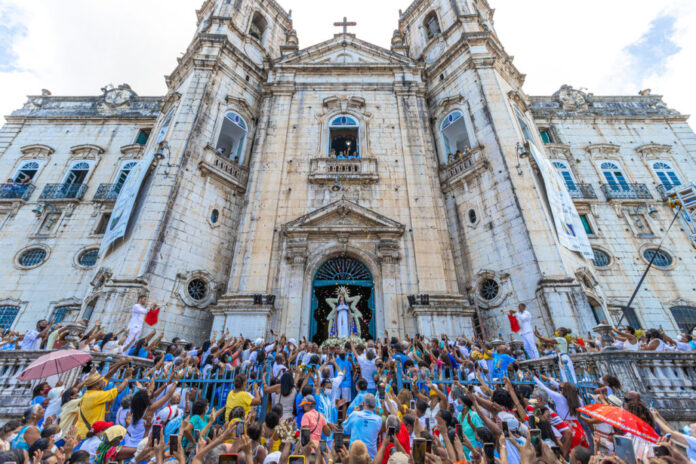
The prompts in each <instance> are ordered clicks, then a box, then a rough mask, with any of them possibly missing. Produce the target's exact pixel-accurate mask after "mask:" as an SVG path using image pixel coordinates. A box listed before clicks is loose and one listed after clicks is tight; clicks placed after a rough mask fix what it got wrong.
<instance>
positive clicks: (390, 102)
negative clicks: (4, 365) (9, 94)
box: [0, 0, 696, 341]
mask: <svg viewBox="0 0 696 464" xmlns="http://www.w3.org/2000/svg"><path fill="white" fill-rule="evenodd" d="M196 14H197V16H198V26H197V31H196V34H195V36H194V38H193V40H192V42H191V44H190V45H189V47H188V48H187V50H185V52H184V54H183V55H182V56H181V57H180V58H179V59H178V65H177V66H176V68H175V69H173V70H172V72H171V74H170V75H168V76H167V77H166V83H167V88H168V92H167V94H166V95H164V96H158V97H141V96H138V95H137V94H136V93H135V92H134V91H133V90H132V89H131V88H130V87H129V86H128V85H125V84H124V85H121V86H118V87H114V86H108V87H105V88H104V89H102V94H101V95H98V96H88V97H77V96H54V95H51V93H50V92H49V91H43V93H42V95H35V96H30V97H29V99H28V101H27V103H26V104H25V105H24V107H23V108H21V109H18V110H16V111H14V112H13V113H12V114H11V115H9V116H7V117H6V124H5V125H4V126H3V128H2V130H1V131H0V176H3V179H2V182H4V183H3V184H2V186H1V187H2V188H1V189H0V244H1V245H2V250H3V252H2V253H0V326H2V327H3V328H13V329H15V330H25V329H27V328H30V327H33V325H34V324H35V322H36V321H37V320H38V319H40V318H52V319H57V320H62V321H64V322H70V321H75V320H78V319H79V318H83V317H86V318H89V319H90V320H91V321H92V322H95V321H100V322H101V323H102V324H103V325H105V326H106V327H108V328H111V329H114V330H115V329H118V328H121V327H124V326H125V325H126V324H127V322H128V320H129V318H130V308H131V306H132V305H133V304H134V303H135V300H136V297H137V295H138V294H141V293H147V294H148V295H149V299H150V300H153V301H156V302H158V303H159V304H160V306H161V307H162V312H161V314H160V323H159V324H158V325H157V328H158V329H161V330H164V331H165V337H166V338H167V339H171V338H172V337H174V336H179V337H183V338H185V339H188V340H194V341H200V340H202V339H203V338H205V337H206V336H207V334H208V333H209V332H210V331H211V330H212V329H217V330H219V331H220V330H224V329H229V330H230V332H231V333H232V334H235V335H236V334H239V333H241V334H243V335H245V336H247V337H257V336H263V335H264V334H267V333H268V332H269V331H270V330H274V331H275V332H276V333H286V334H287V335H288V336H291V337H296V338H301V337H307V338H309V339H314V340H316V341H322V340H323V339H325V338H326V336H327V321H326V318H327V315H328V313H329V310H330V309H329V307H328V306H327V302H326V299H327V298H331V297H333V296H335V294H336V290H337V289H338V288H339V287H346V288H347V289H348V291H349V293H350V295H351V296H357V295H359V296H360V299H359V302H358V304H357V308H358V311H359V319H360V328H361V332H362V335H363V336H364V337H373V338H374V337H379V336H383V335H384V334H385V333H386V332H387V331H388V332H389V334H390V335H391V334H398V335H402V336H403V335H414V334H416V333H421V334H425V335H428V336H430V335H436V334H440V333H447V334H449V335H451V336H456V335H457V334H461V333H466V334H468V335H472V334H474V333H476V334H485V335H486V336H487V337H489V338H493V337H497V336H498V334H502V335H503V336H505V337H507V336H509V324H508V321H507V318H506V316H504V315H503V314H502V312H501V311H502V310H503V309H510V308H513V307H516V306H517V304H518V303H519V302H524V303H526V304H527V307H528V309H530V310H531V312H532V314H533V316H534V324H535V325H536V326H538V327H539V328H540V329H541V330H542V331H544V332H547V333H548V332H551V331H552V330H553V329H554V328H556V327H559V326H564V327H570V328H572V329H573V330H574V331H575V332H576V333H580V334H585V333H587V332H588V331H589V330H591V328H592V327H593V326H595V325H596V324H597V323H598V322H599V321H601V320H605V319H606V320H613V321H614V322H618V321H619V319H620V318H621V314H622V312H621V307H622V306H625V305H626V304H627V303H628V301H629V298H630V297H631V295H632V293H633V290H634V288H635V287H636V285H637V283H638V281H639V280H640V278H641V275H642V274H643V272H644V270H645V268H646V266H647V263H648V261H649V260H651V259H652V258H655V259H654V260H653V268H652V270H651V271H650V273H649V274H648V276H647V278H646V280H645V283H644V285H643V288H642V289H641V291H640V292H639V293H638V295H637V297H636V298H635V300H634V301H633V304H632V307H631V309H630V310H628V311H627V314H626V317H627V319H626V318H625V319H624V321H626V320H628V322H629V323H630V324H632V325H635V326H642V327H657V326H658V325H661V326H662V327H664V328H665V329H666V330H667V331H668V332H670V333H676V332H677V331H679V330H690V327H691V326H693V325H694V324H696V289H694V288H693V287H694V277H695V276H696V258H695V255H696V251H695V250H694V247H693V246H692V241H691V238H692V233H693V231H691V230H689V229H688V227H687V226H688V224H687V223H686V222H685V219H684V218H682V219H678V220H677V221H676V222H675V223H674V226H673V227H672V229H671V230H670V231H669V234H667V233H666V232H667V230H668V227H669V225H670V222H671V221H672V218H673V216H674V210H673V209H672V208H671V207H670V205H669V204H668V203H667V202H666V200H667V198H668V196H669V194H670V191H673V190H674V189H679V188H683V187H684V186H686V185H688V184H689V182H690V179H691V178H694V177H696V163H695V162H694V155H696V137H695V135H694V133H693V131H692V130H691V129H690V127H689V125H688V123H687V116H686V115H683V114H680V113H679V112H677V111H675V110H672V109H669V108H668V107H667V106H666V105H665V104H664V103H663V101H662V99H661V97H659V96H655V95H651V94H650V92H649V91H643V92H641V94H640V95H636V96H595V95H592V94H589V93H585V92H582V91H579V90H575V89H573V88H572V87H570V86H562V87H561V88H560V90H559V91H558V92H556V93H555V94H554V95H552V96H550V97H535V96H528V95H526V94H525V92H524V89H523V84H524V80H525V75H524V74H522V73H521V72H520V70H518V69H517V68H516V67H515V65H514V63H513V59H512V57H511V56H510V55H508V54H507V53H506V51H505V48H504V46H503V44H502V43H501V42H500V40H499V39H498V36H497V35H496V31H495V26H494V22H493V10H492V9H491V7H490V6H489V4H488V2H487V1H486V0H415V1H414V2H413V3H412V4H411V5H410V6H408V8H407V9H406V10H404V11H402V12H401V13H400V16H399V17H398V18H394V19H398V22H397V29H396V30H395V31H394V35H393V38H392V45H391V48H390V49H384V48H381V47H378V46H376V45H373V44H370V43H367V42H365V41H363V40H361V39H360V38H359V37H356V36H355V35H354V34H352V33H351V32H350V23H349V22H348V21H346V19H344V20H343V21H342V22H340V23H338V28H337V32H338V33H337V34H335V35H334V36H333V38H330V39H329V40H327V41H325V42H322V43H319V44H316V45H312V46H309V47H307V48H302V49H301V48H299V46H298V43H299V42H298V37H297V34H296V32H295V30H293V24H292V18H291V15H290V13H289V12H288V11H286V10H284V9H283V8H282V6H281V5H279V4H278V3H276V1H274V0H206V1H205V2H203V5H202V6H201V8H200V10H198V11H197V12H196ZM338 19H339V18H337V20H338ZM569 78H570V76H569ZM547 166H552V170H554V169H555V172H550V171H549V170H548V169H547ZM135 170H138V171H139V174H138V175H140V172H142V176H141V177H142V181H141V182H138V181H135V180H133V179H134V177H133V176H135V174H132V171H133V172H134V171H135ZM551 174H553V175H551ZM129 176H131V177H129ZM554 179H561V181H560V182H562V189H563V192H561V193H560V194H559V193H558V192H556V191H554V190H553V189H552V188H551V187H550V186H551V185H552V184H553V182H552V181H553V180H554ZM133 185H134V188H135V190H131V187H133ZM124 186H128V187H124ZM126 188H127V189H128V190H129V191H132V193H133V201H132V202H131V205H132V211H130V214H125V215H124V214H121V210H119V212H118V214H112V211H114V207H115V205H118V204H119V202H121V201H122V198H121V197H124V195H122V193H123V192H122V190H123V191H125V190H126ZM566 190H567V191H566ZM559 198H560V199H563V198H569V199H572V200H569V201H570V203H569V206H568V204H566V205H565V213H564V214H566V215H569V217H572V218H574V219H575V220H577V222H574V223H573V222H572V221H571V222H569V223H567V226H568V229H569V231H570V235H572V236H573V237H575V238H577V240H578V243H581V244H584V246H585V253H582V252H581V251H582V250H581V249H580V248H578V247H573V246H569V245H568V243H567V241H564V237H565V235H563V234H567V233H568V231H565V232H563V231H562V230H561V228H559V221H558V219H559V218H558V211H559V210H558V201H557V200H558V199H559ZM566 203H567V202H566ZM124 204H125V203H124ZM114 216H117V217H114ZM687 217H688V215H687ZM124 218H125V219H124ZM119 222H121V223H122V224H124V229H123V234H122V236H121V237H120V238H117V239H116V240H115V241H113V242H109V243H104V242H106V240H105V239H104V236H105V233H107V235H108V230H110V228H112V227H113V226H114V225H115V224H116V223H119ZM573 224H574V225H573ZM574 228H575V229H577V230H573V229H574ZM663 240H664V241H663ZM661 242H662V246H661V248H660V249H659V250H658V246H659V244H660V243H661ZM103 243H104V245H103ZM102 245H103V246H102ZM100 246H101V248H102V250H101V253H100ZM590 247H591V248H590ZM587 250H590V251H589V255H588V253H587Z"/></svg>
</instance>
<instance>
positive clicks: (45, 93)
mask: <svg viewBox="0 0 696 464" xmlns="http://www.w3.org/2000/svg"><path fill="white" fill-rule="evenodd" d="M41 95H42V96H44V97H50V96H51V91H50V90H48V89H41Z"/></svg>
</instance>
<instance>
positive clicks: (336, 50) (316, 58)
mask: <svg viewBox="0 0 696 464" xmlns="http://www.w3.org/2000/svg"><path fill="white" fill-rule="evenodd" d="M279 64H280V65H331V66H336V65H392V66H398V65H403V64H412V61H411V60H410V59H409V58H407V57H405V56H403V55H401V54H398V53H394V52H392V51H389V50H387V49H384V48H382V47H378V46H376V45H373V44H371V43H369V42H365V41H363V40H360V39H357V38H355V37H354V36H352V35H351V34H346V35H343V34H336V35H335V36H334V38H333V39H331V40H327V41H325V42H322V43H319V44H316V45H312V46H311V47H309V48H305V49H304V50H300V51H299V52H297V53H293V54H292V55H289V56H287V57H284V58H281V59H280V61H279Z"/></svg>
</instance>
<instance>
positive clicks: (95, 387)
mask: <svg viewBox="0 0 696 464" xmlns="http://www.w3.org/2000/svg"><path fill="white" fill-rule="evenodd" d="M129 362H130V359H129V358H121V359H119V360H118V361H116V362H115V363H114V365H113V366H112V367H111V369H109V372H107V374H106V375H105V376H102V375H100V374H99V373H98V372H93V373H91V374H90V375H89V376H88V377H87V378H86V379H85V380H84V381H83V385H84V387H85V388H86V389H87V391H86V392H85V394H84V395H82V398H81V399H80V405H79V409H78V413H77V416H78V419H77V424H76V425H77V432H78V434H79V435H80V436H81V437H84V436H86V435H87V432H88V431H89V429H90V428H91V427H92V424H94V423H95V422H97V421H103V420H104V418H105V417H106V403H109V402H110V401H113V400H114V399H115V398H116V397H117V396H118V394H119V393H121V392H122V391H123V389H124V388H126V385H128V381H129V380H130V379H131V377H132V376H133V369H132V368H130V367H129V368H128V369H126V370H125V372H124V376H123V381H122V382H121V383H120V384H119V385H118V386H117V387H116V388H111V389H109V390H104V387H105V386H106V381H108V380H109V379H110V378H111V376H113V375H114V374H115V373H116V371H118V370H119V369H120V368H121V367H123V366H125V365H126V364H128V363H129Z"/></svg>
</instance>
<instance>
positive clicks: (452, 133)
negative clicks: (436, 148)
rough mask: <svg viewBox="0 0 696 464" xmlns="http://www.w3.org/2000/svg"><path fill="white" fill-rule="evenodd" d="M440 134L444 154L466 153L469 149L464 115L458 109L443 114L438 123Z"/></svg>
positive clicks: (469, 144) (469, 142)
mask: <svg viewBox="0 0 696 464" xmlns="http://www.w3.org/2000/svg"><path fill="white" fill-rule="evenodd" d="M440 136H441V137H442V146H443V148H444V149H445V155H447V156H448V157H449V155H455V156H456V155H457V152H459V153H466V152H467V151H469V150H470V149H471V141H470V140H469V132H468V130H467V125H466V117H465V116H464V113H462V112H461V111H459V110H456V111H452V112H451V113H450V114H448V115H447V116H445V118H444V119H443V120H442V123H441V124H440Z"/></svg>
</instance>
